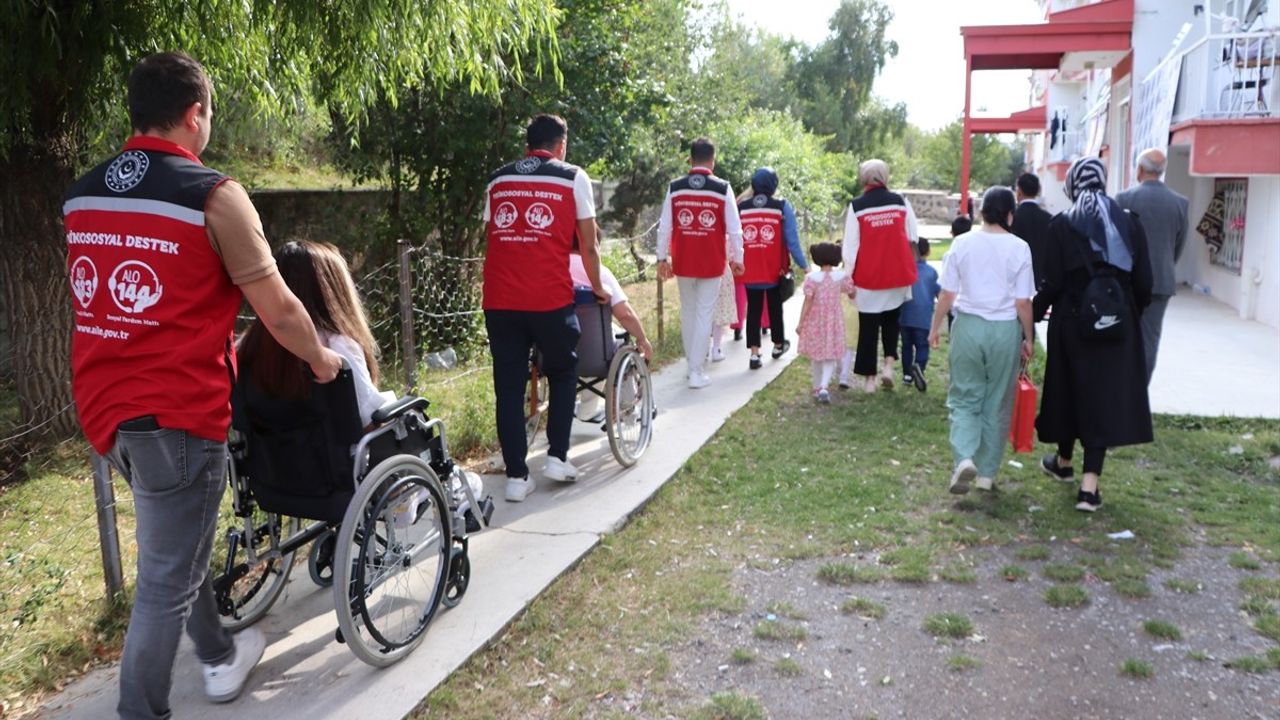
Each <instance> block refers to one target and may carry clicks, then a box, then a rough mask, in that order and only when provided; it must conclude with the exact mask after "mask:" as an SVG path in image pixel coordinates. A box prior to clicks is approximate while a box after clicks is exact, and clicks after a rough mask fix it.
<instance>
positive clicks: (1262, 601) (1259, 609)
mask: <svg viewBox="0 0 1280 720" xmlns="http://www.w3.org/2000/svg"><path fill="white" fill-rule="evenodd" d="M1240 609H1241V610H1243V611H1244V613H1245V614H1246V615H1249V616H1252V617H1260V616H1263V615H1275V614H1276V607H1275V605H1273V604H1272V603H1271V601H1270V600H1268V599H1266V598H1264V597H1262V596H1261V595H1246V596H1245V598H1244V600H1242V601H1241V602H1240Z"/></svg>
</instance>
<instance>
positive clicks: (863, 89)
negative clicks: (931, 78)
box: [791, 0, 906, 155]
mask: <svg viewBox="0 0 1280 720" xmlns="http://www.w3.org/2000/svg"><path fill="white" fill-rule="evenodd" d="M892 20H893V11H892V10H890V9H889V8H888V7H886V6H885V5H884V4H883V3H882V2H880V0H843V2H841V3H840V7H839V8H837V9H836V12H835V14H834V15H832V16H831V20H830V22H829V27H830V29H831V34H830V35H829V36H828V37H827V39H826V40H824V41H823V42H822V43H820V44H819V45H817V46H816V47H813V48H808V49H805V50H803V51H802V52H801V53H800V57H799V61H798V62H796V63H795V64H794V65H793V66H792V68H791V72H792V75H791V80H792V83H793V84H794V86H795V88H796V92H797V93H798V95H799V96H800V108H799V110H800V115H801V117H802V118H803V119H804V124H805V127H807V128H809V130H810V131H811V132H813V133H815V134H818V135H825V136H830V138H831V139H830V141H829V142H828V148H829V149H831V150H833V151H837V152H845V151H847V152H853V153H854V154H857V155H861V154H863V153H864V152H866V151H867V150H868V149H869V148H872V147H874V146H875V145H876V143H877V142H878V141H880V140H883V139H884V137H885V136H886V135H888V136H896V135H897V134H900V133H901V132H902V130H903V128H904V127H905V125H906V107H905V106H903V105H901V104H899V105H896V106H894V107H892V108H886V107H884V106H883V105H872V106H868V103H869V102H870V100H871V86H872V83H873V82H875V78H876V75H877V74H879V72H880V71H881V70H882V69H883V68H884V64H885V62H886V61H887V60H888V59H889V58H891V57H896V56H897V54H898V43H896V42H894V41H893V40H890V39H889V38H888V37H887V35H886V32H887V30H888V27H889V22H890V21H892Z"/></svg>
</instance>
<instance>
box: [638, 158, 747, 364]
mask: <svg viewBox="0 0 1280 720" xmlns="http://www.w3.org/2000/svg"><path fill="white" fill-rule="evenodd" d="M689 164H690V166H691V168H690V170H689V174H688V175H685V176H684V177H682V178H679V179H677V180H675V181H673V182H672V183H671V186H670V187H669V188H668V189H667V197H666V199H664V200H663V201H662V216H661V218H660V219H659V220H658V278H659V279H661V280H667V279H668V278H670V277H672V276H673V275H674V276H675V278H676V284H677V286H678V287H679V289H680V336H681V340H682V341H683V343H684V356H685V361H686V362H687V363H688V365H689V387H691V388H704V387H706V386H708V385H710V384H711V378H710V377H708V376H707V373H706V363H707V349H708V346H709V345H710V343H711V319H712V315H713V313H714V312H715V306H716V296H717V294H718V293H719V291H720V278H721V276H722V275H724V266H725V263H726V262H728V264H729V267H730V268H732V270H733V274H734V275H741V274H742V271H743V267H742V222H741V219H740V218H739V217H738V205H737V203H736V202H734V196H733V188H731V187H729V183H728V182H726V181H724V180H721V179H720V178H718V177H716V176H715V175H713V174H712V171H713V170H715V166H716V146H715V145H713V144H712V143H711V141H710V140H708V139H707V138H698V139H697V140H694V141H693V146H692V147H691V148H690V151H689Z"/></svg>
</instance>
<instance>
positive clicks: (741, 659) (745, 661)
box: [729, 647, 756, 665]
mask: <svg viewBox="0 0 1280 720" xmlns="http://www.w3.org/2000/svg"><path fill="white" fill-rule="evenodd" d="M755 661H756V653H755V651H754V650H748V649H747V648H743V647H736V648H734V649H733V652H731V653H729V662H731V663H733V664H734V665H750V664H751V663H753V662H755Z"/></svg>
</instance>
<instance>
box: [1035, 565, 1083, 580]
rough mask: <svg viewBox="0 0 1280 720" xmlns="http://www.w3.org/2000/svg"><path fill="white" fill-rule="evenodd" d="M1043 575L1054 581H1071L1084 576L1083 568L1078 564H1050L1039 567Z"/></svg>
mask: <svg viewBox="0 0 1280 720" xmlns="http://www.w3.org/2000/svg"><path fill="white" fill-rule="evenodd" d="M1040 572H1041V573H1043V574H1044V576H1045V577H1047V578H1049V579H1050V580H1052V581H1054V582H1060V583H1072V582H1079V581H1080V580H1081V579H1083V578H1084V568H1082V567H1080V566H1079V565H1067V564H1051V565H1045V566H1044V567H1043V568H1041V569H1040Z"/></svg>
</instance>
